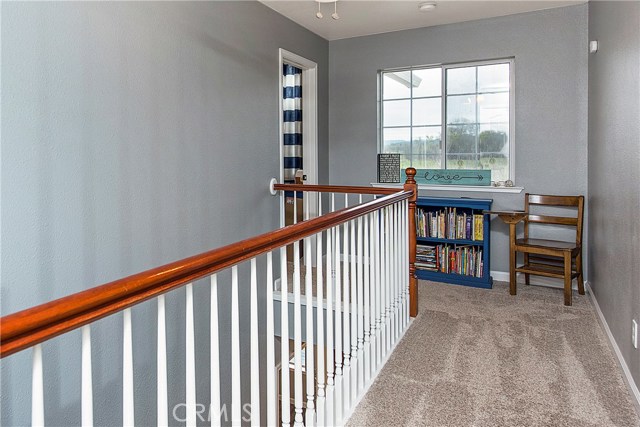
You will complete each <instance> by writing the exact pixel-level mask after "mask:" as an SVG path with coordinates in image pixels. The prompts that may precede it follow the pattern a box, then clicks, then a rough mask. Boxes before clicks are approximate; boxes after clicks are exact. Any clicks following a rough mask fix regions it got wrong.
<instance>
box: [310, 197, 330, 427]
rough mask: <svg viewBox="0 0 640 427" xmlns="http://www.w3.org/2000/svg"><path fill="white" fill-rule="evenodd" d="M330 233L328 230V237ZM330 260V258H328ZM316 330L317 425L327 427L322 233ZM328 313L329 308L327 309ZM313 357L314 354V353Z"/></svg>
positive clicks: (318, 249) (318, 252)
mask: <svg viewBox="0 0 640 427" xmlns="http://www.w3.org/2000/svg"><path fill="white" fill-rule="evenodd" d="M321 215H322V197H321V193H318V216H321ZM329 233H330V231H329V230H327V232H326V235H327V236H328V235H329ZM327 260H328V258H327ZM316 269H317V275H316V289H317V292H316V301H317V308H316V328H317V331H318V334H317V341H318V344H317V346H316V348H317V350H316V354H317V361H318V366H317V381H318V401H317V405H316V414H317V416H316V417H317V424H318V425H319V426H324V425H325V375H326V374H325V339H324V313H325V309H324V308H323V305H324V274H323V268H322V232H320V233H318V234H317V235H316ZM326 281H327V287H328V286H329V277H327V280H326ZM327 302H328V301H327ZM327 312H328V308H327ZM312 357H313V352H312Z"/></svg>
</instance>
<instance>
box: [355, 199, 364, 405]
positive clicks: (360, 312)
mask: <svg viewBox="0 0 640 427" xmlns="http://www.w3.org/2000/svg"><path fill="white" fill-rule="evenodd" d="M360 202H362V194H361V195H360ZM363 237H364V236H363V218H362V217H361V216H359V217H358V247H357V258H356V261H357V268H358V271H357V273H358V274H357V275H358V282H357V283H358V289H357V300H356V307H357V310H356V318H357V322H356V327H357V344H356V349H357V352H358V353H357V360H358V369H357V376H358V378H357V384H358V386H357V388H356V387H354V389H357V392H358V393H359V392H360V390H362V389H363V388H364V363H363V362H364V324H363V321H364V318H363V316H364V250H363V248H364V247H363Z"/></svg>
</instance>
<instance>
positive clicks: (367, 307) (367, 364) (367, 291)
mask: <svg viewBox="0 0 640 427" xmlns="http://www.w3.org/2000/svg"><path fill="white" fill-rule="evenodd" d="M371 217H372V215H371V214H368V215H366V216H365V217H364V261H363V262H364V319H363V323H364V325H363V327H364V364H363V369H364V383H365V384H369V381H370V380H371V337H370V335H371V271H370V270H371V265H372V264H373V260H372V258H371V256H372V251H371V237H372V232H371V223H372V221H371Z"/></svg>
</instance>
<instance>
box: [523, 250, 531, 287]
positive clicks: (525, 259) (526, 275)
mask: <svg viewBox="0 0 640 427" xmlns="http://www.w3.org/2000/svg"><path fill="white" fill-rule="evenodd" d="M524 265H526V266H529V254H524ZM530 276H531V275H530V274H529V273H524V284H525V285H527V286H529V285H530V284H531V282H530V280H529V277H530Z"/></svg>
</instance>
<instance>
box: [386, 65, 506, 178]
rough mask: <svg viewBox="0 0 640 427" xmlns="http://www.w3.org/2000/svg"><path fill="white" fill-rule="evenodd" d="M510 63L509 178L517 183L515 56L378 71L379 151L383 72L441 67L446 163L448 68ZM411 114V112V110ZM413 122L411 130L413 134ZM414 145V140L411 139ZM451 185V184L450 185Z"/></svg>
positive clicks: (444, 158) (443, 155)
mask: <svg viewBox="0 0 640 427" xmlns="http://www.w3.org/2000/svg"><path fill="white" fill-rule="evenodd" d="M504 63H509V178H508V179H510V180H511V181H512V182H514V183H515V163H516V162H515V141H516V138H515V60H514V58H513V57H509V58H497V59H487V60H481V61H466V62H453V63H446V64H430V65H416V66H411V67H401V68H387V69H383V70H379V71H378V153H381V152H382V149H383V144H384V136H383V132H384V126H383V124H384V103H383V98H382V97H383V78H382V75H383V73H388V72H397V71H415V70H422V69H427V68H439V69H440V70H441V72H442V78H441V85H442V87H441V92H440V96H441V102H442V106H441V113H442V117H441V136H440V138H441V141H442V142H443V144H442V147H443V149H442V154H441V155H442V163H443V164H446V146H447V145H446V144H447V135H446V130H447V119H446V117H447V116H446V112H447V110H446V108H447V105H446V103H447V101H446V99H447V93H446V88H447V70H448V69H452V68H463V67H478V66H483V65H492V64H504ZM409 99H410V100H411V101H412V102H411V104H410V105H413V90H412V91H411V95H410V98H409ZM410 108H412V107H410ZM410 114H411V112H410ZM413 127H414V126H413V123H412V124H411V126H410V128H411V132H412V135H413ZM411 144H412V146H413V140H412V141H411ZM449 187H450V186H449Z"/></svg>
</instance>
